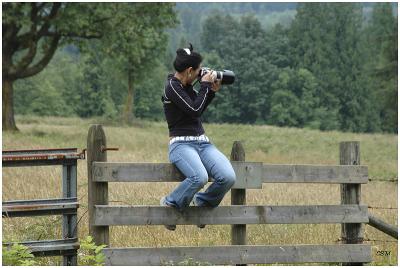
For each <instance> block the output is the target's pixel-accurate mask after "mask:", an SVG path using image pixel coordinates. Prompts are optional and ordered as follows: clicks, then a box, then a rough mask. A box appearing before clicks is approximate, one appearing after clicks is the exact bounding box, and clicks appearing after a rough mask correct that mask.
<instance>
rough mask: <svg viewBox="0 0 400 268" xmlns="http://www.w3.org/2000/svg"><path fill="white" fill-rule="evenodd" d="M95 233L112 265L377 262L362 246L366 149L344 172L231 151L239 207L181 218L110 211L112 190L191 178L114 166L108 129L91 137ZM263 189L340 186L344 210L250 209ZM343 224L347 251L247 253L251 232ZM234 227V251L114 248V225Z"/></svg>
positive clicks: (151, 210) (345, 156)
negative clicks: (252, 197)
mask: <svg viewBox="0 0 400 268" xmlns="http://www.w3.org/2000/svg"><path fill="white" fill-rule="evenodd" d="M87 142H88V144H87V148H88V156H87V164H88V180H89V182H88V188H89V192H88V198H89V201H88V206H89V231H90V234H91V235H92V236H93V237H94V239H95V242H96V243H98V244H106V245H108V248H105V249H104V250H103V252H104V253H105V255H106V265H163V264H166V263H171V262H172V263H175V264H177V263H179V262H180V261H183V260H185V259H188V258H192V259H194V260H196V261H200V262H209V263H212V264H230V265H233V264H270V263H325V262H326V263H344V264H351V265H357V264H362V263H368V262H371V260H372V256H371V246H370V245H368V244H363V242H362V241H363V233H362V228H361V227H362V224H363V223H368V208H367V205H365V204H362V203H361V184H365V183H367V182H368V169H367V167H366V166H361V165H360V145H359V142H343V143H340V165H324V166H322V165H272V164H264V163H256V162H245V152H244V150H243V147H242V146H241V144H240V142H235V143H234V145H233V148H232V154H231V163H232V166H233V168H234V170H235V172H236V176H237V181H236V183H235V185H234V186H233V188H232V190H231V195H232V198H231V200H232V201H231V204H232V206H220V207H217V208H214V209H212V208H204V207H190V208H189V209H187V210H186V211H184V212H182V213H180V212H178V211H176V210H175V209H174V208H170V207H161V206H145V205H144V206H117V205H109V204H108V183H109V182H176V181H182V180H183V179H184V176H183V175H182V174H181V173H180V172H179V171H178V170H177V169H176V168H175V167H174V166H173V165H171V164H169V163H157V164H154V163H109V162H107V152H106V151H105V150H104V148H106V147H107V146H106V138H105V134H104V131H103V128H102V126H101V125H93V126H91V128H90V129H89V133H88V140H87ZM263 183H325V184H326V183H328V184H341V185H342V186H341V204H340V205H308V206H271V205H258V206H247V205H246V189H261V188H262V184H263ZM328 223H329V224H330V223H338V224H339V223H340V224H342V241H343V242H342V243H343V244H333V245H262V246H260V245H257V246H255V245H246V225H247V224H328ZM173 224H175V225H179V224H191V225H198V224H229V225H232V232H231V234H232V245H231V246H207V247H163V248H113V247H111V245H110V242H109V226H113V225H173Z"/></svg>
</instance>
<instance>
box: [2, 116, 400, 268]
mask: <svg viewBox="0 0 400 268" xmlns="http://www.w3.org/2000/svg"><path fill="white" fill-rule="evenodd" d="M98 121H99V120H95V119H90V120H82V119H77V118H54V117H45V118H39V117H17V125H18V127H19V128H20V130H21V131H20V133H14V134H12V133H3V150H6V149H20V148H63V147H78V148H80V149H82V148H86V137H87V131H88V129H89V126H90V124H93V123H96V122H98ZM103 123H104V122H103ZM205 128H206V131H207V134H208V135H209V136H210V137H211V138H212V141H213V142H214V143H215V144H216V145H217V147H218V148H220V150H221V151H222V152H223V153H224V154H225V155H230V150H231V146H232V143H233V141H235V140H241V141H242V142H243V143H244V146H245V150H246V160H248V161H260V162H266V163H293V164H300V163H302V164H338V162H339V160H338V159H339V142H340V141H349V140H358V141H361V164H363V165H368V166H369V174H370V178H372V179H377V180H389V179H397V136H396V135H382V134H375V135H369V134H353V133H341V132H335V131H333V132H320V131H314V130H303V129H293V128H278V127H270V126H250V125H228V124H222V125H217V124H206V125H205ZM104 130H105V133H106V137H107V145H108V146H109V147H119V151H118V152H113V151H110V152H109V153H108V161H110V162H168V156H167V148H168V147H167V143H168V137H167V136H168V132H167V128H166V124H165V123H156V122H154V123H152V122H138V123H137V124H135V125H134V126H117V125H115V123H113V124H110V123H108V124H107V123H106V125H105V127H104ZM86 169H87V167H86V160H82V161H79V164H78V198H79V199H80V209H79V212H78V219H79V218H81V221H80V222H79V237H81V238H82V237H84V236H86V235H87V234H88V219H87V214H84V213H85V211H86V210H87V170H86ZM176 185H177V184H176V183H157V184H155V183H123V184H121V183H119V184H118V183H110V186H109V200H110V203H112V204H140V205H143V204H148V205H156V204H158V202H159V199H160V197H161V196H163V195H166V194H168V193H169V192H170V191H171V190H172V189H173V188H174V187H175V186H176ZM2 190H3V200H17V199H38V198H57V197H60V196H61V168H60V167H31V168H5V169H3V182H2ZM397 193H398V191H397V183H388V182H370V183H368V184H367V185H363V186H362V200H363V203H366V204H368V205H371V206H380V207H397V203H398V202H397ZM247 203H248V204H254V205H256V204H257V205H260V204H268V205H307V204H310V205H311V204H320V205H324V204H339V203H340V190H339V185H314V184H311V185H308V184H307V185H305V184H264V185H263V189H262V190H248V191H247ZM228 204H230V195H229V194H228V195H227V196H226V197H225V199H224V200H223V205H228ZM371 212H372V213H373V214H374V215H376V216H378V217H380V218H382V219H384V220H385V221H386V222H388V223H390V224H393V225H397V211H396V210H382V209H371ZM60 227H61V217H60V216H54V217H37V218H23V219H21V218H13V219H7V220H3V240H6V241H9V240H31V239H33V240H35V239H56V238H59V237H61V228H60ZM110 230H111V232H110V234H111V241H110V242H111V245H112V246H121V247H123V246H143V247H163V246H184V245H186V246H200V245H201V246H206V245H207V246H208V245H228V244H229V243H230V227H229V226H227V225H214V226H207V227H206V228H205V229H202V230H199V229H198V228H197V227H195V226H178V227H177V230H176V231H175V232H170V231H167V230H165V229H164V227H162V226H135V227H133V226H129V227H127V226H118V227H111V228H110ZM365 236H366V237H368V238H369V239H375V240H394V239H392V238H390V237H388V236H386V235H385V234H383V233H381V232H379V231H377V230H376V229H374V228H371V227H370V226H366V229H365ZM339 237H340V224H324V225H316V224H294V225H279V224H272V225H249V226H248V243H249V244H252V245H262V244H314V243H316V244H318V243H321V244H334V243H338V242H337V240H338V239H339ZM368 243H371V244H372V245H373V249H374V251H373V258H374V260H373V263H372V265H382V264H384V265H397V243H391V242H368ZM377 250H386V251H391V256H389V257H383V256H382V257H380V256H377V255H376V254H375V252H376V251H377ZM53 263H54V260H51V259H45V260H44V261H43V264H53Z"/></svg>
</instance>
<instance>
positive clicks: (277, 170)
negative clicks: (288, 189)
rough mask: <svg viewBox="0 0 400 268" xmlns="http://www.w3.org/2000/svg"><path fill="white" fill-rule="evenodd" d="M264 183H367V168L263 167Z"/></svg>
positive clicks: (317, 166)
mask: <svg viewBox="0 0 400 268" xmlns="http://www.w3.org/2000/svg"><path fill="white" fill-rule="evenodd" d="M262 180H263V182H264V183H367V182H368V167H367V166H342V165H339V166H333V165H332V166H322V165H272V164H264V165H263V179H262Z"/></svg>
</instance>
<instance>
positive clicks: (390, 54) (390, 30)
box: [364, 3, 398, 133]
mask: <svg viewBox="0 0 400 268" xmlns="http://www.w3.org/2000/svg"><path fill="white" fill-rule="evenodd" d="M364 34H365V41H364V42H365V46H366V48H365V50H366V59H367V61H366V65H365V74H366V76H367V79H368V87H369V88H370V89H371V95H373V99H374V100H375V106H376V108H375V109H376V110H377V112H378V116H379V117H380V120H381V126H380V129H382V130H383V131H387V132H395V133H397V116H398V114H397V106H398V103H397V21H396V18H395V17H394V15H393V10H392V5H391V3H376V4H375V5H374V7H373V12H372V18H371V21H370V24H369V25H368V26H367V27H366V29H365V33H364Z"/></svg>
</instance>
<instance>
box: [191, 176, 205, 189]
mask: <svg viewBox="0 0 400 268" xmlns="http://www.w3.org/2000/svg"><path fill="white" fill-rule="evenodd" d="M191 179H192V181H193V182H194V183H195V184H196V185H197V187H199V188H203V187H204V185H206V184H207V182H208V174H207V172H199V173H197V174H195V175H193V176H192V178H191Z"/></svg>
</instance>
